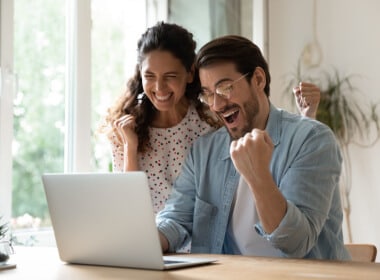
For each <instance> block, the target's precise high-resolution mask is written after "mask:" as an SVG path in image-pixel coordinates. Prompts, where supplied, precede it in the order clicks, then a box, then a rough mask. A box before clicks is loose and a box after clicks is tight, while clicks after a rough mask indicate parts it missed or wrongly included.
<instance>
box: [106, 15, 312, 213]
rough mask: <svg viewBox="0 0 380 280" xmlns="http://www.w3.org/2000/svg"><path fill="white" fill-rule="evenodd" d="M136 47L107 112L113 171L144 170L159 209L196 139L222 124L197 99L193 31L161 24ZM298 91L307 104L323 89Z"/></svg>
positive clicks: (305, 86)
mask: <svg viewBox="0 0 380 280" xmlns="http://www.w3.org/2000/svg"><path fill="white" fill-rule="evenodd" d="M137 47H138V48H137V50H138V55H137V65H136V69H135V74H134V76H133V77H132V78H131V79H130V80H129V81H128V83H127V89H126V91H125V93H124V94H122V95H121V97H120V98H119V99H118V100H117V102H116V103H115V105H114V106H113V107H112V108H110V109H109V110H108V116H107V117H106V125H107V126H108V127H110V128H111V130H110V131H109V133H108V136H109V139H110V142H111V145H112V158H113V170H114V171H116V172H125V171H136V170H143V171H144V172H146V174H147V176H148V181H149V187H150V192H151V196H152V201H153V208H154V212H155V213H157V212H158V211H160V210H161V209H162V208H163V206H164V203H165V201H166V199H167V198H168V196H169V194H170V192H171V186H172V183H173V181H174V179H175V178H176V177H177V175H178V173H179V171H180V169H181V165H182V163H183V161H184V158H185V156H186V154H187V152H188V149H189V147H190V146H191V144H192V143H193V141H194V140H195V139H196V138H197V137H199V136H200V135H202V134H205V133H207V132H210V131H213V130H215V129H216V128H218V127H220V126H221V123H220V122H219V121H218V120H217V119H216V118H215V117H213V115H212V114H211V113H210V111H209V110H208V107H207V106H205V105H203V104H202V103H201V102H200V101H199V100H198V93H199V92H200V84H199V79H198V77H197V75H196V73H195V72H194V65H193V63H194V59H195V49H196V42H195V41H194V40H193V35H192V34H191V33H190V32H188V31H187V30H186V29H184V28H182V27H181V26H178V25H176V24H170V23H163V22H159V23H157V24H156V25H155V26H153V27H151V28H148V29H147V31H146V32H145V33H144V34H143V35H142V37H141V38H140V39H139V41H138V45H137ZM294 93H295V94H297V96H301V95H302V96H304V97H299V98H296V100H297V102H298V103H301V102H302V104H303V106H306V107H307V106H309V105H310V102H309V101H308V100H309V99H310V96H315V94H318V96H319V89H318V88H317V87H316V86H314V85H313V84H308V83H301V84H300V85H299V86H298V87H296V88H295V89H294ZM305 96H306V97H305ZM312 100H314V99H312ZM318 102H319V98H318ZM313 104H315V103H313ZM314 107H315V108H316V107H317V106H313V108H314ZM303 108H304V107H303ZM300 110H301V109H300ZM302 112H309V113H310V112H311V110H309V111H306V110H302V111H301V113H302ZM312 113H313V112H311V114H312Z"/></svg>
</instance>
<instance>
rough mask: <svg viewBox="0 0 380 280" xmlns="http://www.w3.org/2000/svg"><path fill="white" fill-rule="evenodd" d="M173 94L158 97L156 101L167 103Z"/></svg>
mask: <svg viewBox="0 0 380 280" xmlns="http://www.w3.org/2000/svg"><path fill="white" fill-rule="evenodd" d="M170 96H171V94H167V95H163V96H162V95H156V99H157V100H158V101H166V100H168V99H169V98H170Z"/></svg>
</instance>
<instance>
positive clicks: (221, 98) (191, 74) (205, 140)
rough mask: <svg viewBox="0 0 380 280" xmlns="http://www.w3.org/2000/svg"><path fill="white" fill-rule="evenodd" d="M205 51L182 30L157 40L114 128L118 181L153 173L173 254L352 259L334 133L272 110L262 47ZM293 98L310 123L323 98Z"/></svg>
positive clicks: (235, 45) (161, 30)
mask: <svg viewBox="0 0 380 280" xmlns="http://www.w3.org/2000/svg"><path fill="white" fill-rule="evenodd" d="M178 42H180V43H178ZM195 46H196V45H195V42H194V41H193V39H192V35H191V33H189V32H187V31H186V30H184V29H183V28H181V27H179V26H177V25H174V24H165V23H158V24H157V25H156V26H154V27H152V28H149V29H148V30H147V32H146V33H144V34H143V36H142V38H141V39H140V40H139V42H138V51H139V54H138V65H137V67H136V73H135V76H134V77H133V78H132V79H131V80H129V82H128V88H127V91H126V93H125V94H124V95H123V96H122V97H121V99H120V100H119V101H118V103H117V104H116V106H115V107H113V108H111V109H110V111H109V116H108V123H109V124H110V127H111V130H110V134H109V135H110V139H111V142H112V143H113V147H114V148H113V159H114V166H115V167H116V168H115V170H118V171H129V170H144V171H145V172H147V173H148V178H149V182H150V188H151V193H152V199H153V201H154V204H155V212H158V214H157V226H158V229H159V232H160V238H161V244H162V247H163V251H164V252H174V251H177V250H179V249H180V248H182V247H183V246H184V245H186V244H187V243H188V242H189V241H190V240H191V252H194V253H225V254H244V255H260V256H280V257H296V258H319V259H349V258H350V257H349V255H348V252H347V251H346V250H345V248H344V245H343V237H342V228H341V224H342V216H343V214H342V210H341V204H340V198H339V189H338V182H339V176H340V171H341V156H340V152H339V148H338V145H337V143H336V141H335V138H334V135H333V133H332V132H331V130H330V129H329V128H328V127H326V126H324V125H322V124H321V123H319V122H317V121H315V120H312V119H310V118H305V117H301V116H297V115H293V114H290V113H288V112H285V111H283V110H280V109H278V108H276V107H275V106H274V105H273V104H271V102H270V100H269V95H270V90H269V84H270V74H269V70H268V65H267V63H266V61H265V59H264V58H263V56H262V54H261V52H260V50H259V49H258V47H257V46H256V45H255V44H253V43H252V42H251V41H249V40H247V39H245V38H242V37H239V36H225V37H221V38H218V39H215V40H212V41H211V42H209V43H208V44H206V45H205V46H203V47H202V48H201V49H200V51H199V52H198V54H197V56H195ZM294 91H295V95H296V100H297V101H298V105H300V106H302V108H301V112H302V110H306V111H307V110H311V111H313V110H314V112H315V111H316V107H317V105H318V102H317V104H315V103H312V99H313V98H315V93H317V94H318V97H317V100H319V90H318V88H316V87H315V86H314V85H311V84H307V83H301V84H300V86H299V87H296V88H295V90H294ZM198 93H199V95H198ZM312 106H314V107H312ZM311 116H312V115H311ZM219 127H220V128H219ZM201 135H203V136H201ZM196 138H198V139H197V140H195V139H196ZM193 142H194V143H193ZM191 144H194V145H193V146H190V145H191ZM152 172H153V173H152ZM172 182H174V184H173V189H172V190H171V184H172ZM169 194H170V197H169ZM163 207H164V208H163ZM162 208H163V210H162V211H160V210H161V209H162Z"/></svg>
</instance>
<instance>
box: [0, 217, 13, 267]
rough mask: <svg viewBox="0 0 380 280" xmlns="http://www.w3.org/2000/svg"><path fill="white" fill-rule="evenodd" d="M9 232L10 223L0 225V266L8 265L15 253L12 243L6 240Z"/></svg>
mask: <svg viewBox="0 0 380 280" xmlns="http://www.w3.org/2000/svg"><path fill="white" fill-rule="evenodd" d="M0 221H1V217H0ZM8 230H9V227H8V223H3V224H2V223H0V265H2V264H5V263H7V261H8V259H9V255H10V254H12V251H13V250H12V246H11V243H10V241H9V240H6V237H7V232H8Z"/></svg>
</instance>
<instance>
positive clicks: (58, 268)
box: [0, 247, 380, 280]
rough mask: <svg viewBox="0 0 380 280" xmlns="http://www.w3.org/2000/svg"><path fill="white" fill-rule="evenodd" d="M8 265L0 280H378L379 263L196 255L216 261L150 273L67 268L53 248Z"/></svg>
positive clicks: (24, 250)
mask: <svg viewBox="0 0 380 280" xmlns="http://www.w3.org/2000/svg"><path fill="white" fill-rule="evenodd" d="M15 251H16V252H15V254H14V255H13V256H12V258H11V260H10V261H11V262H12V263H15V264H16V268H14V269H7V270H1V271H0V279H7V280H12V279H38V280H40V279H49V280H58V279H59V280H63V279H65V280H67V279H69V280H71V279H74V280H81V279H92V280H97V279H184V280H190V279H207V280H213V279H215V280H223V279H229V280H230V279H236V280H243V279H265V280H271V279H282V280H284V279H345V280H347V279H380V263H359V262H336V261H315V260H298V259H279V258H258V257H245V256H231V255H199V256H202V257H205V256H206V257H212V258H216V259H218V261H217V262H216V263H214V264H209V265H204V266H198V267H191V268H181V269H177V270H170V271H153V270H142V269H128V268H117V267H103V266H90V265H73V264H66V263H63V262H61V261H60V260H59V257H58V252H57V249H56V248H54V247H17V248H16V249H15ZM194 256H197V255H194Z"/></svg>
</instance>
